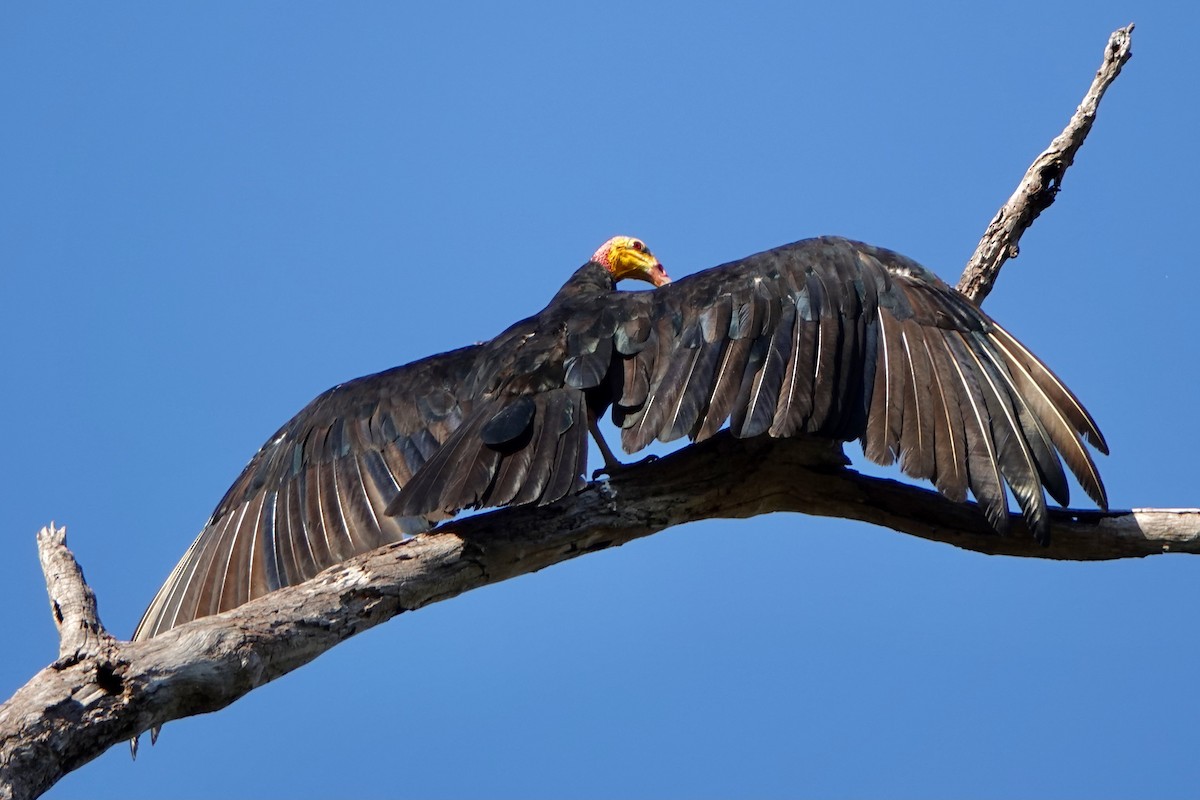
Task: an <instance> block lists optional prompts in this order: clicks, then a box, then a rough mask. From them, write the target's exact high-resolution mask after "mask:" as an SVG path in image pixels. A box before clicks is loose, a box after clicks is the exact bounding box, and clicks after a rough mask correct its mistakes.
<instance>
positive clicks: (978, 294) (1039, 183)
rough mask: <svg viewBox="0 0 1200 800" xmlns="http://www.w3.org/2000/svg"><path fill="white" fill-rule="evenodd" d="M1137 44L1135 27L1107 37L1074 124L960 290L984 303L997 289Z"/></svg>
mask: <svg viewBox="0 0 1200 800" xmlns="http://www.w3.org/2000/svg"><path fill="white" fill-rule="evenodd" d="M1132 44H1133V23H1130V24H1129V25H1126V26H1125V27H1124V28H1120V29H1118V30H1115V31H1113V33H1112V36H1110V37H1108V44H1107V45H1105V47H1104V60H1103V62H1101V64H1100V69H1098V70H1096V77H1095V78H1094V79H1092V85H1091V86H1090V87H1089V88H1088V90H1087V94H1085V95H1084V96H1083V101H1082V102H1081V103H1080V104H1079V108H1077V109H1075V114H1074V115H1073V116H1072V117H1071V121H1070V122H1068V123H1067V127H1065V128H1063V132H1062V133H1060V134H1059V135H1058V136H1056V137H1055V139H1054V141H1052V142H1051V143H1050V146H1049V147H1047V148H1046V149H1045V151H1043V152H1042V154H1041V155H1039V156H1038V157H1037V158H1035V159H1034V160H1033V163H1032V164H1030V165H1029V169H1028V170H1026V171H1025V177H1024V178H1022V179H1021V182H1020V183H1019V184H1017V190H1016V191H1015V192H1013V194H1012V197H1010V198H1008V202H1006V203H1005V204H1004V205H1002V206H1001V207H1000V210H999V211H997V212H996V216H995V217H993V218H992V221H991V223H990V224H989V225H988V226H987V230H986V231H985V232H984V234H983V238H982V239H980V240H979V245H978V246H977V247H976V248H975V254H974V255H973V256H971V260H970V261H968V262H967V266H966V268H965V269H964V270H963V274H962V277H961V278H960V279H959V281H958V290H959V291H960V292H962V293H963V294H965V295H966V296H967V297H969V298H971V299H972V300H974V301H975V302H976V303H977V304H978V303H982V302H983V298H985V297H987V296H988V293H990V292H991V291H992V286H994V285H995V283H996V277H997V276H998V275H999V274H1000V268H1001V267H1002V266H1004V262H1005V261H1007V260H1008V259H1010V258H1016V257H1017V255H1018V253H1019V252H1020V248H1019V247H1018V244H1019V242H1020V241H1021V236H1022V235H1023V234H1024V233H1025V231H1026V230H1028V228H1029V226H1030V225H1032V224H1033V221H1034V220H1035V219H1037V218H1038V215H1039V214H1041V213H1042V212H1043V211H1045V210H1046V209H1047V208H1049V207H1050V204H1051V203H1053V202H1054V198H1055V197H1057V196H1058V190H1059V189H1060V188H1061V186H1062V179H1063V175H1065V174H1066V172H1067V168H1068V167H1070V166H1071V164H1072V163H1073V162H1074V161H1075V153H1076V152H1078V150H1079V148H1080V146H1081V145H1082V144H1083V140H1084V139H1085V138H1087V135H1088V133H1089V132H1090V131H1091V129H1092V123H1093V122H1095V121H1096V111H1097V110H1098V109H1099V107H1100V99H1101V98H1102V97H1104V92H1105V91H1106V90H1107V89H1108V87H1109V84H1111V83H1112V82H1113V81H1115V80H1116V79H1117V76H1118V75H1120V74H1121V67H1123V66H1125V62H1126V61H1128V60H1129V59H1130V57H1131V56H1132V55H1133V51H1132V49H1131V47H1132Z"/></svg>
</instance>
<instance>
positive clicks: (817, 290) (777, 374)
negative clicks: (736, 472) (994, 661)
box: [134, 236, 1108, 639]
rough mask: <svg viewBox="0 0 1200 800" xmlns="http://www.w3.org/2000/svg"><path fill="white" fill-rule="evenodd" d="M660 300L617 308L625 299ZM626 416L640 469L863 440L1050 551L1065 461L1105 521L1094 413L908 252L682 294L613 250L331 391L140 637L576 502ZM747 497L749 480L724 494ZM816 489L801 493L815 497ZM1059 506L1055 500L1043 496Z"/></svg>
mask: <svg viewBox="0 0 1200 800" xmlns="http://www.w3.org/2000/svg"><path fill="white" fill-rule="evenodd" d="M627 278H629V279H636V280H642V281H646V282H649V283H651V284H653V285H654V287H655V288H654V289H652V290H649V291H638V292H626V291H621V292H618V291H615V289H616V284H617V282H619V281H621V280H624V279H627ZM609 410H611V414H612V419H613V422H614V423H615V424H616V426H617V427H618V428H619V429H620V432H621V443H622V445H623V446H624V449H625V450H626V451H627V452H629V453H633V452H636V451H638V450H641V449H642V448H644V447H646V446H647V445H648V444H650V443H651V442H652V441H654V440H658V441H662V442H670V441H672V440H675V439H679V438H680V437H683V436H687V437H688V438H689V439H691V440H692V441H701V440H704V439H707V438H708V437H711V436H712V435H713V434H715V433H716V432H717V431H718V430H721V429H722V428H723V427H725V426H726V425H728V427H729V429H730V431H731V433H732V434H733V435H734V436H738V437H749V436H761V435H769V436H777V437H779V436H819V437H825V438H828V439H833V440H837V441H850V440H853V439H858V440H860V441H861V443H862V447H863V451H864V453H865V454H866V456H867V457H868V458H870V459H871V460H872V461H875V462H878V463H880V464H891V463H893V462H899V466H900V469H901V470H902V471H904V472H905V473H906V474H908V475H909V476H911V477H913V478H918V479H927V480H930V481H932V482H933V485H934V486H936V487H937V489H938V490H939V491H941V492H942V493H943V494H944V495H946V496H947V497H949V498H950V499H952V500H955V501H960V502H965V501H966V499H967V495H968V492H970V494H971V495H972V496H973V497H974V499H975V500H976V502H977V503H978V504H979V507H980V508H981V509H982V511H983V513H984V514H985V515H986V517H987V520H988V521H989V523H990V525H991V526H992V527H993V528H994V529H995V530H996V531H997V532H998V533H1005V532H1006V531H1007V528H1008V524H1009V513H1008V499H1007V495H1006V489H1005V487H1006V486H1007V487H1008V488H1007V492H1010V493H1011V495H1012V497H1013V499H1014V500H1015V502H1016V504H1017V505H1018V506H1019V507H1020V510H1021V512H1022V514H1023V516H1024V519H1025V523H1026V525H1027V527H1028V529H1029V530H1030V531H1031V532H1032V534H1033V535H1034V536H1035V537H1037V538H1038V539H1040V540H1042V541H1046V539H1047V536H1048V531H1049V519H1048V515H1047V510H1046V498H1045V494H1048V495H1049V496H1050V497H1052V498H1053V499H1054V500H1056V501H1057V502H1058V503H1060V504H1061V505H1064V506H1065V505H1066V504H1067V503H1068V486H1067V478H1066V474H1065V472H1064V470H1063V462H1065V463H1066V466H1067V467H1068V468H1069V469H1070V471H1071V472H1072V473H1073V474H1074V475H1075V477H1076V478H1077V480H1078V482H1079V484H1080V486H1081V487H1082V488H1083V490H1084V491H1085V492H1086V493H1087V494H1088V495H1089V496H1090V497H1091V498H1092V500H1094V501H1095V502H1096V503H1097V504H1098V505H1099V506H1100V507H1102V508H1107V499H1106V496H1105V491H1104V486H1103V484H1102V483H1101V480H1100V476H1099V474H1098V473H1097V471H1096V467H1095V464H1094V462H1093V460H1092V457H1091V455H1090V454H1089V451H1088V449H1087V447H1085V446H1084V440H1086V441H1087V442H1088V443H1089V444H1090V445H1091V446H1092V447H1094V448H1096V449H1097V450H1099V451H1100V452H1103V453H1107V452H1108V447H1107V445H1106V443H1105V441H1104V437H1103V436H1102V435H1101V433H1100V431H1099V429H1098V428H1097V426H1096V423H1095V422H1094V421H1093V419H1092V417H1091V415H1090V414H1089V413H1088V412H1087V411H1086V410H1085V409H1084V407H1083V405H1082V404H1081V403H1080V402H1079V401H1078V400H1077V399H1076V398H1075V395H1073V394H1072V393H1071V391H1070V390H1069V389H1067V387H1066V386H1065V385H1064V384H1063V383H1062V381H1060V380H1059V379H1058V378H1057V377H1056V376H1055V374H1054V373H1053V372H1051V371H1050V369H1049V368H1048V367H1047V366H1046V365H1045V364H1043V363H1042V362H1041V361H1040V360H1038V358H1037V357H1036V356H1034V355H1033V353H1031V352H1030V351H1029V350H1028V349H1027V348H1026V347H1025V346H1024V345H1022V344H1021V343H1020V342H1019V341H1017V339H1016V338H1014V337H1013V336H1012V335H1011V334H1009V333H1008V331H1006V330H1005V329H1004V328H1002V327H1000V326H999V325H998V324H997V323H996V322H994V321H993V320H992V319H991V318H990V317H989V316H988V315H987V314H984V313H983V312H982V311H980V310H979V308H978V307H977V306H975V305H974V304H973V303H971V302H970V301H969V300H967V299H966V298H965V297H964V296H963V295H961V294H959V293H958V292H957V291H956V290H954V289H953V288H951V287H950V286H948V285H947V284H945V283H944V282H942V281H941V280H940V279H938V278H937V277H936V276H935V275H934V274H933V273H932V272H930V271H929V270H927V269H925V268H924V267H922V266H921V265H919V264H917V263H916V262H915V261H913V260H911V259H909V258H906V257H904V256H902V255H900V254H898V253H895V252H892V251H890V250H885V249H883V248H880V247H874V246H871V245H868V244H863V243H861V242H855V241H851V240H848V239H843V238H836V237H821V238H816V239H808V240H804V241H800V242H796V243H794V244H789V245H786V246H783V247H778V248H775V249H773V250H768V251H766V252H762V253H759V254H757V255H753V256H750V257H748V258H744V259H742V260H740V261H735V262H732V263H729V264H724V265H722V266H718V267H714V268H712V269H709V270H706V271H703V272H699V273H696V274H694V275H691V276H689V277H686V278H684V279H682V280H679V281H676V282H671V280H670V278H668V277H667V274H666V272H665V270H664V269H663V266H662V265H661V264H660V263H659V261H658V259H657V258H655V257H654V256H653V255H652V254H651V252H650V250H649V249H648V248H647V247H646V245H645V244H644V243H643V242H642V241H641V240H639V239H636V238H632V237H628V236H618V237H614V238H612V239H610V240H609V241H607V242H605V243H604V245H602V246H601V247H600V249H599V250H597V251H596V252H595V254H594V255H593V256H592V257H591V259H589V260H588V262H587V263H586V264H584V265H583V266H582V267H580V268H579V269H578V270H577V271H576V272H575V273H574V274H573V275H572V276H571V277H570V278H569V279H568V280H567V282H566V284H565V285H564V286H563V287H562V289H560V290H559V291H558V293H557V294H555V295H554V297H553V298H552V299H551V301H550V304H549V305H547V306H546V308H545V309H543V310H542V311H541V312H539V313H537V314H535V315H534V316H532V317H529V318H528V319H524V320H521V321H520V322H517V323H516V324H515V325H513V326H512V327H510V328H509V329H508V330H506V331H504V332H503V333H501V334H500V335H498V336H497V337H496V338H494V339H492V340H491V341H488V342H481V343H478V344H474V345H470V346H467V347H463V348H461V349H458V350H452V351H450V352H447V353H442V354H441V355H435V356H431V357H429V358H425V359H423V360H421V361H416V362H414V363H412V364H407V365H405V366H400V367H395V368H393V369H389V370H386V371H384V372H380V373H378V374H375V375H369V376H367V377H363V378H358V379H357V380H352V381H350V382H348V383H343V384H341V385H339V386H335V387H334V388H332V389H330V390H329V391H327V392H325V393H324V394H322V395H320V396H319V397H317V398H316V399H315V400H313V401H312V402H311V403H310V404H309V405H308V406H307V407H305V408H304V409H303V410H302V411H301V412H300V413H299V414H297V415H296V416H295V417H294V418H292V419H291V420H290V421H289V422H288V423H287V424H285V425H284V426H283V427H282V428H280V429H279V430H278V431H277V432H276V433H275V434H274V435H273V436H271V438H270V439H269V440H268V441H267V443H266V444H264V445H263V446H262V448H261V449H260V450H259V451H258V453H256V454H255V455H254V457H253V458H252V459H251V460H250V463H249V464H248V465H247V466H246V468H245V469H244V470H243V471H242V473H241V475H240V476H239V477H238V479H237V480H236V481H235V482H234V484H233V486H232V487H230V489H229V491H228V492H226V494H225V496H224V497H223V498H222V499H221V501H220V503H219V504H218V505H217V507H216V510H215V511H214V512H213V514H212V516H211V517H210V518H209V520H208V522H207V523H206V524H205V525H204V528H203V530H202V531H201V532H200V535H199V536H198V537H197V538H196V540H195V542H193V543H192V546H191V547H190V548H189V549H188V551H187V552H186V553H185V554H184V556H183V558H182V560H181V561H180V562H179V564H178V565H177V566H176V567H175V569H174V570H173V571H172V572H171V574H170V576H169V577H168V579H167V581H166V583H165V584H164V585H163V587H162V588H161V589H160V590H159V591H158V594H157V595H156V596H155V598H154V600H153V602H152V603H151V605H150V607H149V609H148V610H147V611H146V613H145V615H144V616H143V618H142V620H141V622H140V623H139V625H138V628H137V631H136V633H135V634H134V638H135V639H146V638H149V637H151V636H154V635H156V634H158V633H161V632H163V631H165V630H168V629H170V628H173V627H175V626H177V625H181V624H183V623H185V622H188V621H190V620H193V619H196V618H198V617H203V616H207V615H209V614H216V613H218V612H221V611H225V610H227V609H230V608H234V607H235V606H238V605H241V604H242V603H245V602H247V601H249V600H251V599H253V598H256V597H259V596H260V595H263V594H265V593H267V592H270V591H272V590H274V589H278V588H281V587H284V586H289V585H292V584H296V583H300V582H301V581H304V580H306V579H308V578H311V577H313V576H314V575H316V574H317V573H318V572H320V571H322V570H323V569H325V568H327V567H329V566H331V565H333V564H336V563H338V562H341V561H344V560H346V559H349V558H351V557H352V556H355V555H357V554H359V553H363V552H366V551H368V550H372V549H374V548H376V547H379V546H381V545H383V544H385V543H387V542H393V541H397V540H400V539H402V538H404V537H406V536H409V535H412V534H414V533H417V532H420V531H423V530H427V529H428V528H429V527H430V526H431V525H432V524H434V523H436V522H438V521H439V520H443V519H447V518H449V517H451V516H453V515H454V514H456V513H457V512H459V511H462V510H464V509H473V508H481V507H488V506H508V505H523V504H539V505H544V504H547V503H553V502H555V501H557V500H560V499H562V498H564V497H566V496H567V495H569V494H571V493H572V492H574V491H576V490H577V489H578V488H579V487H580V486H581V485H582V484H583V478H582V476H583V473H584V471H585V468H586V456H587V449H588V434H589V431H591V432H592V434H593V435H594V436H595V437H596V439H597V442H598V443H599V446H600V448H601V450H602V452H603V454H604V456H605V461H606V463H610V464H611V463H612V460H613V456H612V453H611V451H609V449H608V447H607V446H606V445H604V442H603V439H601V438H600V437H599V429H598V428H597V427H596V422H597V420H598V418H600V417H601V415H603V414H604V413H605V412H607V411H609ZM730 479H731V480H735V479H736V476H732V475H731V476H730ZM797 479H798V480H802V479H803V478H802V477H798V478H797ZM1043 489H1044V490H1045V494H1044V493H1043Z"/></svg>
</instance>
